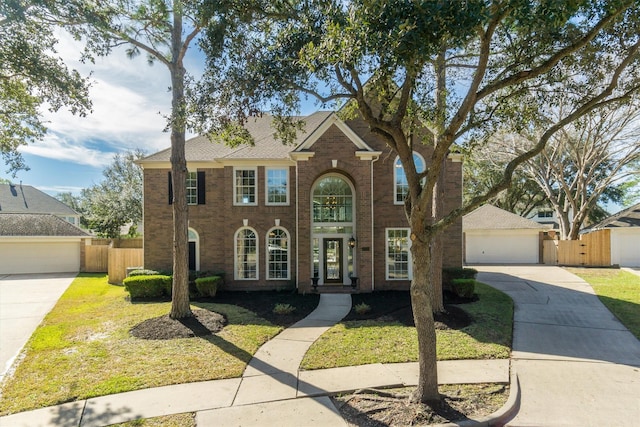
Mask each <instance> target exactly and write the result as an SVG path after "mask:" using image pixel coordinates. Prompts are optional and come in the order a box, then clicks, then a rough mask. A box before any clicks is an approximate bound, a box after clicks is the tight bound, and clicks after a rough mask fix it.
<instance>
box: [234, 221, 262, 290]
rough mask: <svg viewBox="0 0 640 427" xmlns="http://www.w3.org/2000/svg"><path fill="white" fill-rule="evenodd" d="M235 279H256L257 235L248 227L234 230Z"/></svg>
mask: <svg viewBox="0 0 640 427" xmlns="http://www.w3.org/2000/svg"><path fill="white" fill-rule="evenodd" d="M235 242H236V244H235V254H234V255H235V256H234V260H235V272H236V274H235V278H236V280H255V279H258V235H257V234H256V231H255V230H254V229H252V228H249V227H243V228H241V229H239V230H238V231H236V236H235Z"/></svg>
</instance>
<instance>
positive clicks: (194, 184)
mask: <svg viewBox="0 0 640 427" xmlns="http://www.w3.org/2000/svg"><path fill="white" fill-rule="evenodd" d="M187 204H189V205H197V204H198V173H197V172H187Z"/></svg>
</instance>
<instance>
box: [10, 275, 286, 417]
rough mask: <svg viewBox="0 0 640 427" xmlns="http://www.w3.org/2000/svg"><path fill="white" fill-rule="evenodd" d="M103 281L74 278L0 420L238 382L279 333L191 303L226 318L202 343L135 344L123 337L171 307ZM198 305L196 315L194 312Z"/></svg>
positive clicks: (240, 312) (227, 310) (219, 308)
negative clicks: (136, 393) (152, 390)
mask: <svg viewBox="0 0 640 427" xmlns="http://www.w3.org/2000/svg"><path fill="white" fill-rule="evenodd" d="M126 296H127V294H126V292H125V290H124V288H123V287H120V286H113V285H110V284H108V283H107V278H106V276H104V275H88V274H84V275H80V276H79V277H78V278H76V279H75V280H74V282H73V283H72V284H71V286H70V287H69V289H68V290H67V291H66V292H65V293H64V295H63V296H62V297H61V298H60V300H59V301H58V303H57V305H56V306H55V307H54V309H53V310H52V311H51V312H50V313H49V314H48V315H47V316H46V318H45V319H44V321H43V323H42V324H41V325H40V327H39V328H38V329H37V330H36V331H35V333H34V334H33V336H32V337H31V339H30V340H29V342H28V343H27V344H26V347H25V352H24V359H23V360H22V361H21V362H20V364H19V365H18V367H17V369H16V371H15V373H14V374H13V375H12V376H11V377H8V378H6V380H5V381H4V383H3V386H2V399H1V400H0V414H3V415H5V414H8V413H15V412H20V411H25V410H29V409H35V408H39V407H44V406H50V405H55V404H60V403H63V402H69V401H73V400H79V399H86V398H90V397H94V396H102V395H106V394H112V393H121V392H125V391H131V390H138V389H143V388H148V387H158V386H164V385H170V384H180V383H186V382H194V381H205V380H213V379H221V378H231V377H239V376H240V375H242V372H243V371H244V369H245V366H246V365H247V363H248V362H249V360H250V359H251V357H252V355H253V354H254V353H255V351H256V350H257V349H258V348H259V347H260V346H261V345H262V344H263V343H265V342H266V341H268V340H269V339H270V338H272V337H273V336H275V335H276V334H277V333H278V332H280V331H281V330H282V327H279V326H275V325H273V324H272V323H270V322H268V321H267V320H265V319H264V318H261V317H258V316H257V315H256V314H254V313H253V312H251V311H249V310H246V309H244V308H241V307H239V306H237V305H231V304H228V303H227V304H213V303H197V304H195V303H194V307H193V308H194V309H196V308H202V309H208V310H213V311H215V312H218V313H222V314H224V315H226V316H227V319H228V325H227V326H226V327H225V328H224V330H223V331H221V332H220V333H218V334H216V335H213V336H208V337H204V338H191V339H173V340H155V341H153V340H141V339H137V338H134V337H132V336H131V335H130V334H129V330H130V329H131V328H132V327H133V326H135V325H137V324H139V323H140V322H142V321H143V320H146V319H150V318H153V317H158V316H161V315H164V314H167V313H169V309H170V303H169V302H154V303H134V304H132V303H131V302H130V301H128V299H126ZM195 305H197V307H195Z"/></svg>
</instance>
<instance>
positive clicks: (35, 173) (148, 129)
mask: <svg viewBox="0 0 640 427" xmlns="http://www.w3.org/2000/svg"><path fill="white" fill-rule="evenodd" d="M59 37H60V43H59V44H58V46H57V50H58V54H59V55H60V57H62V58H63V59H64V60H65V62H66V63H67V65H68V66H69V67H70V68H75V69H77V70H78V71H79V72H80V73H81V74H82V75H83V76H89V75H90V79H91V82H92V87H91V90H90V96H91V100H92V102H93V113H92V114H90V115H88V116H87V117H84V118H83V117H79V116H74V115H72V114H71V113H69V112H68V111H66V110H64V109H61V110H60V111H58V112H56V113H51V112H49V111H45V112H44V113H43V116H44V120H45V121H46V122H47V123H46V125H47V127H48V129H49V131H48V132H47V135H46V136H45V138H44V139H43V140H41V141H38V142H36V143H33V144H30V145H28V146H23V147H22V148H21V149H20V151H21V152H22V153H23V156H24V158H25V160H26V162H27V165H28V166H29V167H30V168H31V169H30V170H29V171H20V172H19V173H18V174H17V176H16V177H15V178H13V177H11V176H10V175H8V174H7V173H6V169H7V168H6V167H5V165H2V169H0V177H2V178H7V179H10V180H11V181H12V182H15V183H18V182H22V183H23V184H28V185H33V186H34V187H36V188H38V189H40V190H42V191H45V192H47V193H49V194H51V195H55V194H57V193H59V192H63V191H71V192H73V193H76V194H77V193H79V191H80V190H81V189H82V188H86V187H90V186H91V185H93V184H95V183H97V182H99V181H101V179H102V170H103V169H104V167H105V166H107V165H109V164H110V163H111V161H112V160H113V156H114V155H115V154H116V153H120V152H124V151H127V150H133V149H136V148H140V149H142V150H144V151H145V152H147V153H149V154H150V153H153V152H155V151H158V150H160V149H163V148H166V147H168V146H169V145H170V142H169V134H167V133H164V132H162V130H163V128H164V126H165V119H164V118H163V116H162V114H167V113H168V112H169V107H170V94H169V92H168V87H169V84H168V82H169V72H168V70H167V69H166V67H165V66H163V65H161V64H156V65H154V66H148V65H147V63H146V60H145V58H144V57H143V56H141V57H138V58H135V59H129V58H127V57H126V55H125V53H124V50H122V49H121V50H119V51H115V52H113V54H112V55H110V56H108V57H105V58H97V60H96V63H95V64H82V63H80V62H79V58H80V51H81V48H82V45H81V44H80V43H78V42H75V41H73V40H72V39H71V37H69V36H68V35H66V34H60V35H59Z"/></svg>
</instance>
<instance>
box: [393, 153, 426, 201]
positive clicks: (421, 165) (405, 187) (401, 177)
mask: <svg viewBox="0 0 640 427" xmlns="http://www.w3.org/2000/svg"><path fill="white" fill-rule="evenodd" d="M413 162H414V164H415V165H416V172H418V173H422V172H424V171H425V161H424V158H423V157H422V156H421V155H420V154H418V153H413ZM393 175H394V182H395V186H394V187H395V194H394V203H395V204H396V205H401V204H404V199H406V197H407V195H408V194H409V182H408V181H407V175H406V174H405V172H404V168H403V167H402V162H401V161H400V157H397V158H396V162H395V164H394V168H393Z"/></svg>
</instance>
